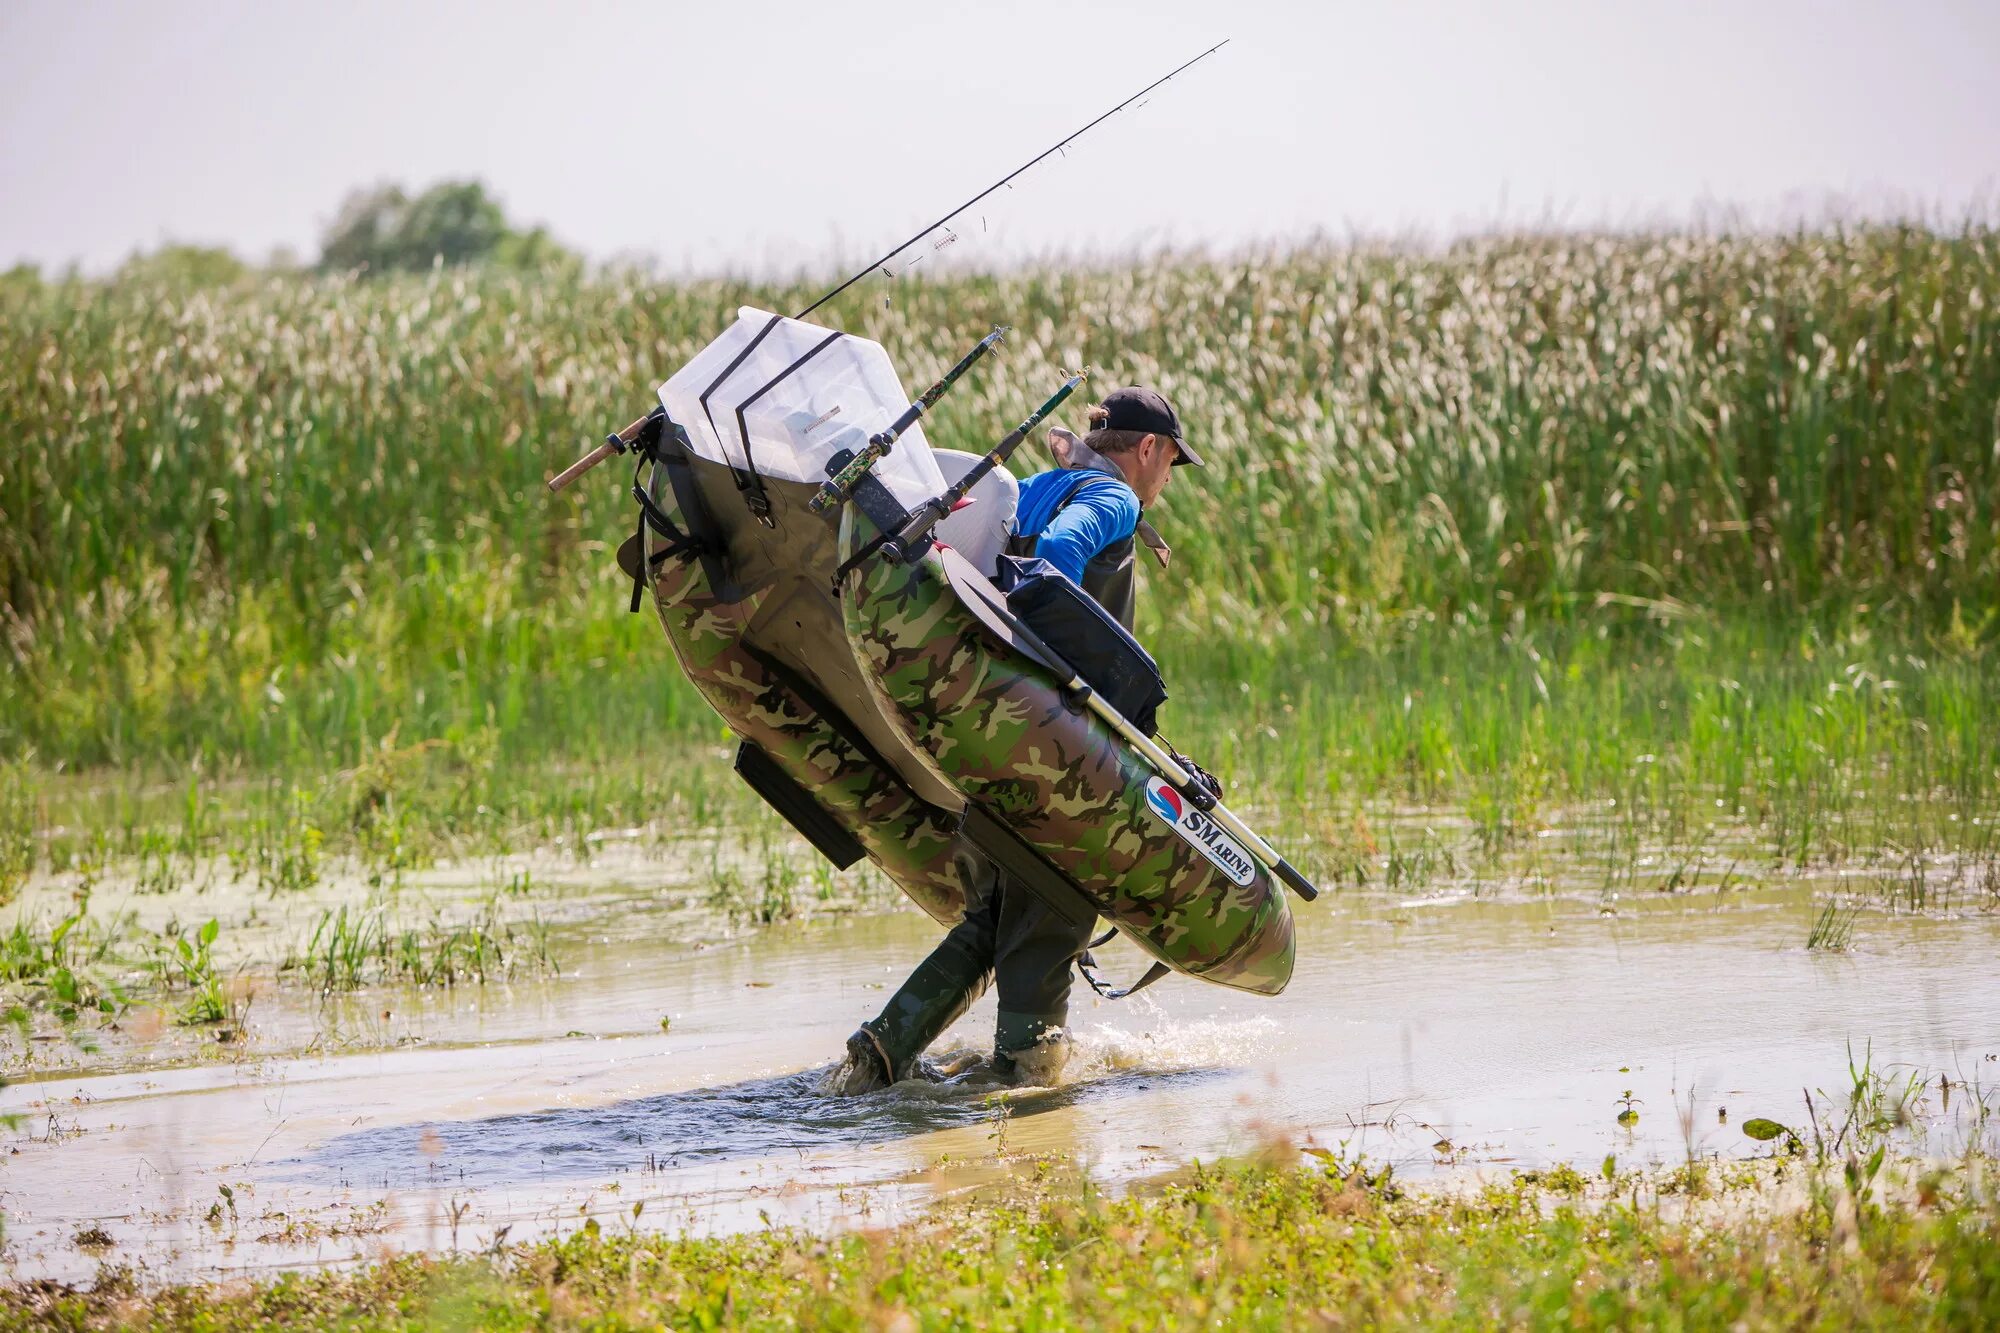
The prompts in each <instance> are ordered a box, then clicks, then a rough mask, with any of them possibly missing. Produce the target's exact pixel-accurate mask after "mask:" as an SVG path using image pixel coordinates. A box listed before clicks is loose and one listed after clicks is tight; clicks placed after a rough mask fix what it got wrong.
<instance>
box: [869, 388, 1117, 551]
mask: <svg viewBox="0 0 2000 1333" xmlns="http://www.w3.org/2000/svg"><path fill="white" fill-rule="evenodd" d="M1088 375H1089V372H1088V371H1079V372H1077V373H1076V374H1074V375H1071V376H1070V377H1069V378H1068V379H1066V380H1064V381H1063V385H1062V387H1061V388H1060V389H1057V390H1056V391H1055V392H1054V393H1053V394H1051V395H1050V396H1049V400H1048V401H1047V402H1046V403H1043V404H1042V405H1041V406H1040V407H1038V408H1036V409H1035V410H1034V411H1033V412H1031V413H1029V415H1028V419H1027V420H1026V421H1023V422H1022V423H1021V424H1020V425H1018V426H1016V427H1014V429H1013V430H1011V431H1008V432H1007V434H1006V436H1005V437H1004V438H1003V439H1002V440H1001V441H1000V443H998V444H996V445H994V446H993V447H992V448H991V449H989V450H988V451H987V453H986V456H985V457H984V458H982V459H980V460H979V461H978V462H977V463H974V464H973V465H972V466H971V467H970V468H969V469H967V471H966V474H965V475H964V476H962V477H960V478H959V479H958V481H957V482H955V483H954V484H953V485H951V486H950V487H948V488H947V489H946V490H945V492H944V494H942V495H934V496H932V497H931V498H930V499H928V500H925V501H924V502H923V503H921V504H919V505H918V506H917V507H916V508H914V509H912V510H911V511H910V512H909V515H908V516H907V517H906V518H904V520H903V525H902V526H901V527H900V528H898V529H896V531H895V534H894V535H893V536H890V537H888V538H887V539H886V540H884V541H883V543H882V554H883V556H884V557H885V558H887V559H888V560H890V561H898V560H901V559H902V558H903V553H904V552H905V551H908V550H911V549H913V548H915V547H917V546H918V545H920V544H922V542H923V540H924V538H926V537H928V536H929V535H930V531H931V529H932V528H934V527H936V526H937V525H938V521H939V520H940V519H942V518H943V517H944V516H945V515H946V514H949V513H950V512H951V511H952V510H953V509H954V508H955V507H956V506H957V504H958V502H959V501H960V500H963V499H964V498H965V496H966V492H968V491H970V490H971V489H972V488H973V487H974V486H977V485H978V484H979V483H980V482H981V481H983V480H985V478H986V476H987V474H988V473H990V472H992V471H993V469H994V468H997V467H999V466H1000V465H1001V464H1002V463H1005V462H1006V461H1007V459H1008V458H1009V457H1010V456H1012V454H1013V452H1014V451H1015V450H1016V449H1018V448H1020V447H1021V441H1023V440H1025V439H1027V438H1028V434H1029V432H1030V431H1032V430H1034V428H1035V427H1037V426H1039V425H1041V424H1042V419H1043V418H1044V417H1046V416H1048V415H1049V413H1051V412H1053V411H1055V410H1056V409H1057V408H1058V407H1061V406H1062V405H1063V400H1064V399H1066V398H1068V397H1069V396H1070V395H1071V394H1073V393H1075V392H1076V391H1077V388H1078V386H1080V385H1081V384H1082V383H1083V381H1084V380H1085V379H1086V378H1087V377H1088Z"/></svg>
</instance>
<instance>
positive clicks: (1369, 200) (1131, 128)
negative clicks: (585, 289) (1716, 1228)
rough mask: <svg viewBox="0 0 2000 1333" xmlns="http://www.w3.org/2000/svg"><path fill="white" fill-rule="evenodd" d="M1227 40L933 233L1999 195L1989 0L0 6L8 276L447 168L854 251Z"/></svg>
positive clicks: (1020, 238) (797, 251)
mask: <svg viewBox="0 0 2000 1333" xmlns="http://www.w3.org/2000/svg"><path fill="white" fill-rule="evenodd" d="M1224 37H1228V38H1231V39H1232V41H1231V44H1230V45H1229V46H1228V47H1226V48H1224V49H1223V50H1222V51H1221V52H1220V53H1218V54H1217V55H1216V56H1214V57H1212V58H1211V59H1209V60H1208V61H1206V62H1204V63H1203V64H1201V65H1198V66H1196V67H1195V69H1193V70H1191V71H1189V72H1188V73H1187V74H1185V75H1183V76H1182V77H1181V78H1179V79H1177V80H1175V81H1174V82H1173V83H1170V84H1168V85H1167V86H1166V87H1165V88H1163V89H1161V90H1160V91H1159V92H1157V93H1156V94H1154V95H1153V97H1152V99H1151V100H1150V102H1149V103H1148V104H1147V105H1145V106H1144V107H1142V108H1139V109H1137V111H1136V114H1133V113H1127V114H1125V115H1123V116H1121V117H1118V118H1116V119H1114V120H1112V121H1110V122H1108V123H1107V124H1106V125H1105V126H1103V127H1101V128H1100V129H1098V130H1097V131H1094V132H1093V134H1092V135H1091V136H1090V137H1088V138H1086V139H1085V140H1084V141H1083V142H1082V144H1081V145H1080V146H1079V148H1078V150H1076V151H1075V152H1074V154H1073V156H1072V157H1070V158H1069V159H1068V160H1066V161H1063V162H1060V163H1058V164H1057V165H1056V166H1055V168H1054V169H1052V170H1050V171H1048V172H1046V173H1041V174H1039V175H1038V176H1037V177H1036V178H1034V179H1030V180H1028V181H1025V182H1024V183H1023V185H1022V186H1021V187H1020V188H1019V189H1018V190H1016V191H1014V192H1013V193H1012V195H1011V196H1010V197H1009V198H1008V199H1006V200H1004V201H996V203H995V204H994V205H992V206H990V207H989V208H987V209H984V210H981V211H980V213H978V214H975V215H974V217H973V218H972V219H971V220H970V221H969V222H961V223H960V224H959V231H960V233H961V234H962V236H963V237H964V238H965V240H966V242H967V243H966V244H964V245H961V246H955V247H953V248H952V250H951V251H950V252H948V253H946V254H943V255H940V256H939V259H940V260H943V259H948V258H954V257H957V256H961V255H964V256H970V257H971V258H973V259H975V260H976V259H979V258H981V257H993V256H1004V255H1006V254H1009V253H1019V252H1036V251H1046V250H1050V249H1058V248H1060V249H1069V250H1076V249H1081V248H1092V247H1095V248H1116V249H1127V248H1131V247H1133V246H1143V245H1151V244H1157V243H1160V242H1163V241H1165V242H1174V243H1192V242H1197V241H1215V242H1222V243H1234V242H1239V241H1245V240H1254V239H1262V238H1272V237H1286V236H1292V235H1297V234H1300V233H1304V232H1308V231H1312V230H1315V229H1319V230H1326V231H1331V232H1335V233H1344V232H1347V231H1349V230H1361V231H1367V232H1383V231H1409V230H1414V231H1420V232H1423V233H1427V234H1431V235H1443V234H1449V233H1453V232H1458V231H1463V230H1468V229H1481V228H1487V227H1492V226H1504V225H1507V224H1510V223H1511V224H1517V225H1518V224H1527V223H1534V222H1538V221H1543V220H1545V219H1553V220H1556V221H1560V222H1565V223H1568V224H1571V225H1581V224H1589V223H1597V222H1610V223H1634V222H1641V221H1650V220H1670V219H1678V218H1685V217H1688V216H1689V215H1690V214H1692V213H1696V212H1700V211H1704V210H1706V211H1709V212H1715V211H1720V210H1724V209H1740V210H1743V211H1744V212H1745V213H1746V214H1747V215H1748V216H1750V217H1752V218H1756V219H1764V220H1770V219H1773V218H1777V217H1781V216H1784V215H1786V214H1787V213H1793V212H1797V211H1800V210H1802V209H1803V210H1804V211H1807V212H1816V211H1818V210H1820V209H1823V208H1824V207H1826V200H1827V198H1828V197H1829V196H1837V197H1842V198H1845V199H1848V200H1851V201H1857V202H1858V203H1859V204H1861V205H1862V206H1863V207H1864V208H1866V209H1868V210H1871V211H1876V212H1880V211H1883V210H1885V209H1895V208H1899V207H1902V208H1910V207H1914V208H1918V209H1921V210H1924V211H1927V212H1932V213H1939V212H1941V213H1943V214H1945V215H1947V216H1953V217H1955V216H1959V215H1962V214H1963V213H1965V212H1966V211H1967V210H1969V209H1976V210H1982V211H1983V212H1985V213H1986V214H1987V215H1988V216H1990V215H1991V212H1992V205H1993V203H1994V201H1995V200H1996V197H1997V196H2000V190H1996V185H1997V184H2000V75H1997V74H1996V71H2000V3H1996V2H1995V0H1936V2H1934V3H1921V2H1913V3H1880V4H1877V3H1840V2H1839V0H1825V2H1822V3H1813V4H1807V3H1791V2H1789V0H1787V2H1786V3H1758V0H1738V2H1737V3H1715V4H1710V3H1702V4H1669V3H1655V4H1650V5H1642V4H1634V3H1613V2H1611V0H1606V2H1605V3H1566V2H1565V3H1513V4H1505V3H1445V2H1437V3H1423V4H1407V5H1406V4H1394V3H1389V2H1388V0H1375V2H1374V3H1364V4H1348V3H1322V4H1285V3H1248V2H1237V3H1215V2H1214V0H1208V2H1207V3H1201V4H1190V3H1163V4H1146V5H1137V4H1133V5H1120V4H1087V3H1072V4H1017V5H1009V4H1004V3H996V2H995V0H932V2H931V3H926V4H922V5H902V4H865V3H859V2H855V3H840V2H837V0H836V2H834V3H818V4H789V3H787V4H751V3H741V2H739V3H734V4H729V3H713V4H680V3H671V4H669V3H653V4H641V3H594V4H583V3H577V4H564V5H557V4H537V3H527V2H525V0H487V3H481V4H427V3H420V2H417V3H412V2H409V0H405V2H404V3H396V4H377V3H355V2H354V0H330V2H327V3H316V4H294V3H285V2H283V0H264V2H263V3H234V2H231V3H222V2H220V0H216V2H212V3H203V4H182V3H167V2H165V0H154V2H152V3H132V4H105V3H88V2H81V0H61V2H60V3H52V2H45V0H0V266H4V265H6V264H11V263H12V262H14V261H15V260H17V259H26V260H30V261H34V262H38V263H41V264H43V265H44V266H50V267H55V266H60V265H62V264H64V263H67V262H69V261H71V260H81V261H82V262H83V264H84V265H85V266H86V267H87V268H90V269H101V268H103V267H106V266H108V265H111V264H114V263H116V262H117V261H118V260H120V259H121V258H123V257H124V256H126V255H127V254H129V253H131V252H132V251H133V250H134V249H136V248H150V247H152V246H155V245H157V244H159V243H161V242H162V241H166V240H188V241H199V242H208V243H221V244H227V245H229V246H231V247H234V248H235V249H237V250H238V251H240V252H242V253H244V254H246V255H248V256H252V257H258V256H262V255H263V254H265V253H266V252H268V251H270V250H271V249H272V248H273V247H276V246H285V247H289V248H291V249H292V250H294V251H296V252H298V253H299V254H301V255H303V256H306V257H311V256H313V255H314V254H316V253H317V249H318V237H319V235H320V232H321V230H322V229H323V228H324V226H325V225H326V223H327V221H328V220H329V219H330V218H331V217H332V216H333V214H334V212H335V211H336V209H337V208H338V207H339V204H340V201H341V198H342V196H343V195H344V194H345V193H346V192H347V191H348V190H349V189H351V188H353V187H355V186H357V185H364V184H369V183H373V182H377V181H383V180H394V181H400V182H403V183H406V184H408V185H412V186H421V185H424V184H427V183H429V182H431V181H433V180H436V179H439V178H443V177H453V176H477V177H481V178H483V179H484V180H485V181H487V182H488V184H489V185H491V186H492V187H493V189H494V190H495V192H496V193H497V194H498V195H499V196H500V197H501V198H502V200H503V201H504V202H505V204H506V206H507V208H508V210H509V212H510V214H511V215H512V216H514V217H516V218H518V219H521V220H523V221H530V222H534V221H539V222H543V223H546V224H547V225H548V226H549V227H550V228H551V229H552V230H553V231H554V232H555V233H556V235H557V236H558V237H559V238H560V239H562V240H563V241H565V242H567V243H569V244H570V245H572V246H575V247H577V248H579V249H581V250H583V251H584V252H586V253H587V254H590V255H592V256H595V257H599V258H605V257H611V256H614V255H619V254H631V253H645V254H651V255H656V256H658V257H659V258H660V260H662V261H663V262H664V264H665V265H666V266H667V267H668V268H669V269H674V270H679V269H684V268H691V269H700V270H714V269H732V270H738V271H759V272H767V271H770V270H773V269H790V268H794V267H797V266H799V265H802V264H812V265H814V266H824V264H825V263H826V262H828V261H829V260H830V259H832V258H834V257H848V258H858V259H866V258H869V257H870V255H871V254H872V253H873V251H875V250H879V249H882V248H885V247H886V245H887V244H888V243H889V242H891V241H893V240H897V239H901V236H902V235H903V234H904V233H906V232H908V231H910V230H912V229H913V228H914V227H915V226H916V225H918V224H920V223H922V222H924V221H926V220H928V219H929V218H930V217H932V216H934V215H936V214H938V213H941V212H943V211H944V210H945V209H946V208H948V207H949V206H951V205H952V204H955V203H957V202H958V201H959V200H960V199H962V198H963V197H965V196H966V195H969V194H971V193H973V192H974V191H975V190H976V189H978V188H979V187H980V186H982V185H984V184H986V183H987V182H989V181H990V180H991V179H993V178H995V177H997V176H999V175H1001V174H1003V173H1004V172H1005V171H1007V170H1009V169H1011V168H1012V167H1014V166H1016V165H1018V164H1019V163H1020V162H1021V161H1022V160H1024V159H1025V158H1027V157H1029V156H1031V155H1032V154H1033V153H1034V152H1036V151H1038V150H1039V149H1040V148H1042V147H1045V146H1046V145H1047V144H1048V143H1050V142H1053V141H1054V140H1056V139H1059V138H1061V137H1062V136H1063V135H1064V134H1066V133H1067V132H1068V131H1069V130H1071V129H1073V128H1075V127H1076V126H1078V125H1080V124H1082V123H1083V122H1084V121H1086V120H1088V119H1090V118H1091V117H1092V116H1094V115H1096V114H1097V113H1098V112H1100V111H1102V110H1104V109H1105V108H1106V107H1108V106H1110V105H1112V104H1113V103H1115V102H1117V101H1118V100H1119V99H1121V98H1122V97H1124V96H1125V95H1126V94H1127V93H1128V92H1131V91H1133V90H1135V89H1137V88H1138V87H1140V86H1142V85H1143V84H1145V83H1146V82H1148V81H1149V80H1150V79H1152V78H1153V77H1155V76H1157V75H1158V74H1161V73H1164V72H1165V71H1166V70H1168V69H1170V68H1172V67H1173V66H1174V65H1176V64H1178V63H1180V62H1181V61H1182V60H1185V59H1186V58H1187V57H1189V56H1190V55H1193V54H1194V53H1195V52H1197V51H1199V50H1201V49H1202V48H1203V47H1205V46H1209V45H1212V44H1213V43H1215V42H1216V41H1219V40H1221V39H1222V38H1224ZM982 218H983V219H984V220H983V221H982V220H981V219H982ZM864 252H866V253H864Z"/></svg>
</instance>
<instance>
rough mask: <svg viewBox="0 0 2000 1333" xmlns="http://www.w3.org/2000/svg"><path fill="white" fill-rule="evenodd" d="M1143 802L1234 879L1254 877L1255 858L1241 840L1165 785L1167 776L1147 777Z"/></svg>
mask: <svg viewBox="0 0 2000 1333" xmlns="http://www.w3.org/2000/svg"><path fill="white" fill-rule="evenodd" d="M1146 804H1147V805H1148V806H1149V807H1151V809H1152V811H1153V813H1154V814H1155V815H1158V816H1159V817H1160V818H1161V819H1162V820H1164V821H1165V822H1166V823H1168V824H1171V825H1172V826H1173V830H1174V832H1176V833H1178V834H1180V835H1181V837H1182V838H1184V839H1186V840H1187V841H1188V842H1189V843H1192V844H1193V845H1194V849H1195V850H1196V851H1198V852H1200V853H1201V854H1202V855H1203V856H1205V857H1207V858H1208V859H1209V860H1210V861H1211V862H1213V863H1214V865H1215V868H1216V869H1217V870H1220V871H1221V872H1222V873H1223V874H1225V875H1227V876H1229V878H1230V879H1231V880H1232V881H1233V882H1235V883H1237V884H1244V885H1247V884H1249V883H1250V882H1251V881H1252V880H1254V879H1256V878H1257V862H1256V861H1255V860H1254V859H1252V857H1251V855H1250V853H1249V852H1247V851H1245V850H1243V844H1242V843H1240V842H1238V841H1236V839H1234V838H1232V837H1230V836H1229V834H1228V833H1227V832H1226V831H1224V829H1223V827H1222V825H1220V824H1218V823H1216V822H1215V821H1214V820H1213V819H1210V818H1209V817H1208V816H1207V815H1205V814H1203V813H1202V812H1201V811H1200V810H1197V809H1196V808H1195V807H1194V804H1193V802H1191V801H1189V800H1188V799H1187V798H1186V797H1184V796H1182V795H1181V794H1180V793H1179V792H1177V791H1175V790H1174V789H1173V788H1172V787H1170V786H1168V785H1167V781H1166V779H1164V778H1158V777H1155V778H1150V779H1148V780H1147V782H1146Z"/></svg>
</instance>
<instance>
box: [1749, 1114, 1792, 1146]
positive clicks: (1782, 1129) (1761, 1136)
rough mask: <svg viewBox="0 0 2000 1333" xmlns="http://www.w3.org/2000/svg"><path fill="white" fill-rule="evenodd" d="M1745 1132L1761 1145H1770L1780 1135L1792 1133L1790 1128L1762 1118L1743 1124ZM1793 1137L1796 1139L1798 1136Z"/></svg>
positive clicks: (1758, 1117)
mask: <svg viewBox="0 0 2000 1333" xmlns="http://www.w3.org/2000/svg"><path fill="white" fill-rule="evenodd" d="M1743 1132H1744V1133H1745V1134H1747V1135H1749V1136H1750V1137H1751V1138H1753V1139H1755V1140H1757V1142H1759V1143H1769V1142H1770V1141H1771V1140H1772V1139H1775V1138H1777V1137H1778V1136H1779V1135H1780V1134H1791V1133H1792V1131H1791V1129H1790V1127H1788V1126H1785V1125H1781V1124H1779V1123H1778V1122H1777V1121H1775V1120H1766V1119H1764V1118H1763V1117H1762V1116H1754V1117H1752V1118H1751V1119H1749V1120H1745V1121H1744V1122H1743ZM1793 1137H1794V1138H1796V1137H1797V1135H1793Z"/></svg>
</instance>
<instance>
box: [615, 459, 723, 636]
mask: <svg viewBox="0 0 2000 1333" xmlns="http://www.w3.org/2000/svg"><path fill="white" fill-rule="evenodd" d="M632 498H633V499H634V500H637V501H638V502H639V531H638V532H637V534H635V535H636V536H637V537H638V538H639V544H640V546H642V547H643V546H644V545H645V544H646V525H647V524H649V523H650V524H651V525H652V527H653V531H655V532H657V533H659V534H660V535H661V536H662V537H665V538H666V539H667V544H666V545H665V546H662V547H661V548H660V549H659V550H657V551H649V552H647V554H646V563H645V565H644V566H642V567H641V568H640V569H639V571H638V572H637V573H635V574H634V575H633V576H632V604H631V605H630V606H628V607H626V608H625V609H626V610H628V611H631V612H634V613H636V612H637V611H638V610H639V599H640V598H641V596H643V595H644V593H645V590H646V574H647V572H648V570H651V569H657V568H659V567H660V565H661V564H663V563H665V562H666V561H667V560H669V559H671V558H672V557H674V556H677V555H700V554H701V553H702V551H703V549H704V547H703V546H702V543H701V542H699V541H697V540H695V539H694V538H693V537H691V536H689V535H688V534H687V533H685V532H682V531H681V530H680V529H679V528H678V527H676V526H675V525H674V521H673V520H672V519H671V518H668V517H667V513H666V511H665V510H664V509H661V508H660V506H659V505H658V504H656V503H654V501H653V497H652V496H651V495H649V494H647V493H646V488H645V487H644V486H641V485H640V484H639V481H638V478H636V477H634V478H633V480H632Z"/></svg>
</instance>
